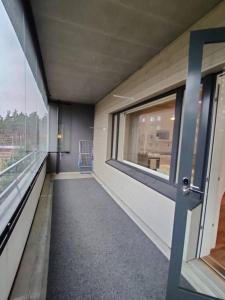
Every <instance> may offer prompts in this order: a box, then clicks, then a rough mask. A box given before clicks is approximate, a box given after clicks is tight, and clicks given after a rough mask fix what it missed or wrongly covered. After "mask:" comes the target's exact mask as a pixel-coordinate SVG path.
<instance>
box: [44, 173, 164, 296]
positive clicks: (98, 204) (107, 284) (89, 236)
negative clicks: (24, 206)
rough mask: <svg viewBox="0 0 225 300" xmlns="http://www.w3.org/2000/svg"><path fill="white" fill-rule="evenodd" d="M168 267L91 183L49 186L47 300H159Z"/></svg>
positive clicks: (108, 198)
mask: <svg viewBox="0 0 225 300" xmlns="http://www.w3.org/2000/svg"><path fill="white" fill-rule="evenodd" d="M137 201H138V199H137ZM168 266H169V262H168V260H167V259H166V257H164V255H163V254H162V253H161V252H160V251H159V250H158V249H157V248H156V246H155V245H154V244H153V243H152V242H151V241H150V240H149V239H148V238H147V237H146V236H145V235H144V233H143V232H142V231H141V230H140V229H139V228H138V227H137V225H136V224H135V223H134V222H133V221H132V220H131V219H130V218H129V217H128V216H127V215H126V214H125V212H124V211H123V210H122V209H121V208H120V207H119V206H118V205H117V204H116V203H115V202H114V201H113V200H112V198H111V197H110V196H109V195H108V194H107V193H106V192H105V191H104V189H103V188H102V187H101V186H100V185H99V184H98V183H97V182H96V181H95V180H94V179H75V180H56V181H55V182H54V195H53V215H52V229H51V246H50V262H49V274H48V289H47V299H51V300H57V299H63V300H66V299H104V300H108V299H120V300H123V299H127V300H128V299H129V300H132V299H135V300H141V299H157V300H161V299H165V293H166V283H167V275H168Z"/></svg>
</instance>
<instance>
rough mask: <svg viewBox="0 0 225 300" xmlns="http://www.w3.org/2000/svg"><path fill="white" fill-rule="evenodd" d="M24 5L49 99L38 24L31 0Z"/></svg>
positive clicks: (48, 94)
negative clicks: (37, 28)
mask: <svg viewBox="0 0 225 300" xmlns="http://www.w3.org/2000/svg"><path fill="white" fill-rule="evenodd" d="M22 5H23V9H24V16H25V19H26V24H28V26H29V32H30V35H31V38H32V42H33V45H34V48H35V52H36V55H37V61H38V65H39V68H40V71H41V75H42V79H43V83H44V87H45V90H46V94H47V97H48V100H49V98H50V96H51V95H50V92H49V88H48V81H47V77H46V72H45V67H44V63H43V58H42V54H41V48H40V43H39V39H38V34H37V30H36V24H35V21H34V15H33V11H32V7H31V4H30V1H28V0H22Z"/></svg>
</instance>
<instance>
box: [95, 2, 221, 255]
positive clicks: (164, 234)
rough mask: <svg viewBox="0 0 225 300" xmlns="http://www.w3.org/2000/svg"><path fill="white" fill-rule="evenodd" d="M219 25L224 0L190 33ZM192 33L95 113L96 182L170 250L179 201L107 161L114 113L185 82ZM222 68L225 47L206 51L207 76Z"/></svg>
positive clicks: (149, 65)
mask: <svg viewBox="0 0 225 300" xmlns="http://www.w3.org/2000/svg"><path fill="white" fill-rule="evenodd" d="M220 26H225V1H222V2H221V3H220V4H219V5H218V6H217V7H215V8H214V9H213V10H212V11H211V12H210V13H209V14H208V15H206V16H205V17H204V18H202V19H201V20H199V21H198V22H197V23H196V24H195V25H194V26H193V27H192V28H190V30H193V29H200V28H210V27H220ZM190 30H189V31H190ZM189 31H187V32H185V33H184V34H183V35H181V36H180V37H179V38H178V39H177V40H175V41H174V42H172V43H171V44H170V45H169V46H168V47H166V48H165V49H164V50H162V51H161V52H160V53H159V54H158V55H156V56H155V57H154V58H153V59H151V60H150V61H149V62H148V63H147V64H146V65H145V66H144V67H142V68H141V69H140V70H139V71H137V72H136V73H135V74H133V75H132V76H130V77H129V78H128V79H127V80H126V81H125V82H124V83H122V84H121V85H120V86H118V87H117V88H116V89H115V90H114V91H112V92H111V93H110V94H109V95H107V96H106V97H105V98H104V99H103V100H101V101H100V102H99V103H98V104H97V105H96V109H95V125H94V172H95V174H96V176H97V178H99V180H100V181H101V182H102V183H103V184H105V185H106V186H107V188H108V189H109V190H110V191H111V192H112V193H113V194H114V195H115V197H117V198H118V199H120V200H121V201H123V203H124V204H125V205H126V206H128V207H129V208H130V209H131V210H132V211H133V212H135V214H136V215H137V218H139V219H140V220H141V221H142V222H144V223H145V224H146V225H147V226H148V229H149V231H151V232H153V233H154V234H155V236H157V237H160V239H161V241H162V242H163V243H164V244H165V245H166V246H167V247H168V249H169V248H170V246H171V238H172V227H173V218H174V208H175V205H174V202H173V201H172V200H170V199H168V198H166V197H165V196H162V195H161V194H160V193H158V192H155V191H154V190H152V189H150V188H148V187H146V186H145V185H143V184H141V183H139V182H137V181H135V180H134V179H132V178H130V177H128V176H127V175H125V174H123V173H121V172H120V171H118V170H116V169H114V168H113V167H111V166H109V165H107V164H106V163H105V160H106V159H107V153H109V149H108V147H109V145H110V143H109V138H111V134H109V132H110V130H109V114H110V113H112V112H115V111H117V110H119V109H121V108H124V107H127V106H129V105H130V104H134V103H137V102H140V101H141V100H144V99H146V98H148V97H151V96H154V95H156V94H160V93H162V92H165V91H168V90H170V89H172V88H174V87H176V86H180V85H181V84H183V83H184V82H185V78H186V72H187V54H188V41H189ZM222 65H225V45H224V44H221V45H216V46H215V45H213V46H210V47H208V46H207V47H206V51H205V52H204V62H203V70H204V72H206V71H207V72H212V69H214V68H218V67H219V68H220V67H221V66H222ZM113 94H117V95H121V96H128V97H132V98H133V99H125V100H124V99H123V100H121V99H120V98H116V97H113Z"/></svg>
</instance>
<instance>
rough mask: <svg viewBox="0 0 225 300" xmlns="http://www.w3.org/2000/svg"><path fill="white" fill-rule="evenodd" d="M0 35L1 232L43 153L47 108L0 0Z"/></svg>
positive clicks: (27, 185)
mask: <svg viewBox="0 0 225 300" xmlns="http://www.w3.org/2000/svg"><path fill="white" fill-rule="evenodd" d="M21 26H22V24H21ZM0 36H1V39H0V64H1V70H0V234H1V232H2V231H3V230H4V228H5V226H6V225H7V223H8V222H9V220H10V218H11V217H12V215H13V213H14V212H15V209H16V208H17V207H18V204H19V203H20V201H21V199H22V197H23V195H24V194H25V192H26V190H27V188H28V187H29V185H30V183H31V181H32V180H33V178H34V176H35V174H36V172H37V170H38V169H39V167H40V165H41V163H42V162H43V159H44V157H45V156H46V154H47V147H48V143H47V139H48V135H47V134H48V130H47V126H48V110H47V107H46V105H45V103H44V100H43V97H42V95H41V93H40V90H39V88H38V86H37V83H36V81H35V78H34V76H33V73H32V71H31V69H30V66H29V64H28V62H27V59H26V57H25V55H24V52H23V50H22V48H21V45H20V43H19V41H18V38H17V35H16V33H15V31H14V28H13V26H12V24H11V22H10V20H9V17H8V15H7V13H6V11H5V8H4V6H3V4H2V2H1V1H0Z"/></svg>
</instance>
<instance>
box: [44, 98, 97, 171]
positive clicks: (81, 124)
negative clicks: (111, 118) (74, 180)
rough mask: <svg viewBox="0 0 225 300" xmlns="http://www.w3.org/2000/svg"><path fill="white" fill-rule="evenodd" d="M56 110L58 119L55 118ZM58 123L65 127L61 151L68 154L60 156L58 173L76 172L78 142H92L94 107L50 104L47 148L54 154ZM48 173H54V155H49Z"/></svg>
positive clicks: (77, 169)
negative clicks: (64, 146) (64, 145)
mask: <svg viewBox="0 0 225 300" xmlns="http://www.w3.org/2000/svg"><path fill="white" fill-rule="evenodd" d="M57 106H59V110H58V109H57ZM57 110H58V114H59V116H58V118H57ZM58 121H59V123H63V124H64V125H65V128H66V131H68V130H70V133H68V132H66V133H65V138H67V139H68V138H69V139H70V140H69V141H68V140H67V141H66V143H65V144H66V148H65V149H63V147H62V151H68V153H61V154H60V161H59V171H60V172H76V171H79V168H78V159H79V140H92V141H93V126H94V106H92V105H83V104H61V103H59V104H56V103H51V102H50V114H49V123H50V124H51V125H50V128H49V146H50V151H52V152H54V151H55V149H56V146H57V132H56V129H58ZM48 172H56V154H55V153H49V158H48Z"/></svg>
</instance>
